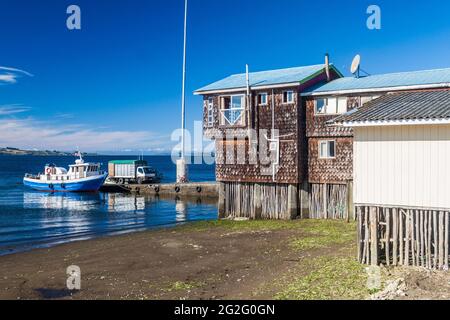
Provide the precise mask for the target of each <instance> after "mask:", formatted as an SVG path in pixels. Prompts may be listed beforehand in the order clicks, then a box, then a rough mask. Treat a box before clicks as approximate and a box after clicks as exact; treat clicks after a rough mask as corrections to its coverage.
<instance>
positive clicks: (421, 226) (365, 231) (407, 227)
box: [355, 206, 450, 270]
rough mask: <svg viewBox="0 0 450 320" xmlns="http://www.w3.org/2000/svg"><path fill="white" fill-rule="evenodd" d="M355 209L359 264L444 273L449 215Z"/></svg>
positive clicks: (388, 209)
mask: <svg viewBox="0 0 450 320" xmlns="http://www.w3.org/2000/svg"><path fill="white" fill-rule="evenodd" d="M355 210H356V213H357V217H358V219H357V221H358V246H359V248H358V260H359V261H360V262H362V263H365V264H371V265H376V264H378V263H385V264H386V265H388V266H389V265H405V266H409V265H412V266H420V267H424V268H427V269H440V270H448V268H449V245H450V244H449V232H450V221H449V220H450V212H448V211H433V210H424V209H402V208H383V207H377V206H356V208H355ZM383 259H384V260H383Z"/></svg>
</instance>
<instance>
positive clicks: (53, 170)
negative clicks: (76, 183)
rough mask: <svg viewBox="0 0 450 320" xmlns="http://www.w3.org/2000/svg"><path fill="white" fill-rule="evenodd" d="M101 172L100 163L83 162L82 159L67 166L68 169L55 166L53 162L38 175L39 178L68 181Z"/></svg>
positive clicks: (96, 174)
mask: <svg viewBox="0 0 450 320" xmlns="http://www.w3.org/2000/svg"><path fill="white" fill-rule="evenodd" d="M100 174H101V170H100V163H85V162H84V161H83V160H82V159H78V160H76V161H75V164H72V165H70V166H69V170H66V169H65V168H61V167H57V166H56V165H55V164H48V165H46V166H45V173H44V174H41V175H40V180H46V181H69V180H75V179H84V178H89V177H93V176H98V175H100Z"/></svg>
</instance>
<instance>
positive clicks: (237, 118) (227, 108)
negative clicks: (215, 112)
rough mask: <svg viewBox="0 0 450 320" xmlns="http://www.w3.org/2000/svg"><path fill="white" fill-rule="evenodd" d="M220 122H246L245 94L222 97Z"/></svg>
mask: <svg viewBox="0 0 450 320" xmlns="http://www.w3.org/2000/svg"><path fill="white" fill-rule="evenodd" d="M220 114H221V117H220V124H221V125H223V126H241V125H244V123H245V121H244V120H245V95H232V96H223V97H221V108H220Z"/></svg>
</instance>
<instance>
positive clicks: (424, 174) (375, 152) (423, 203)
mask: <svg viewBox="0 0 450 320" xmlns="http://www.w3.org/2000/svg"><path fill="white" fill-rule="evenodd" d="M335 123H336V124H337V125H342V126H346V127H353V129H354V203H355V208H356V211H357V212H358V216H359V221H360V224H359V227H360V229H359V231H360V244H361V251H360V258H361V260H362V261H363V262H364V261H365V262H369V261H370V262H371V263H374V262H375V261H374V260H378V259H376V257H375V256H374V255H371V254H374V252H373V251H376V254H377V256H378V257H380V256H381V255H380V253H383V254H384V256H385V259H386V262H387V263H394V264H398V263H399V262H400V263H403V264H410V263H413V264H415V265H421V266H427V267H430V268H431V267H435V268H448V234H449V214H450V90H449V89H445V90H434V91H413V92H402V93H392V94H388V95H385V96H383V97H381V98H378V99H376V100H373V101H371V102H369V103H367V104H366V105H364V106H363V107H362V108H360V109H359V110H356V111H354V112H352V113H350V114H346V115H344V116H341V117H339V118H338V119H336V121H335ZM373 223H376V227H377V229H376V230H377V233H376V234H375V229H371V230H370V225H372V226H373ZM380 235H381V236H380ZM374 241H376V242H377V247H372V245H374ZM369 242H370V244H369ZM364 246H367V247H366V249H364ZM394 248H395V249H394ZM370 251H371V253H369V252H370ZM365 255H366V256H365ZM401 255H402V256H401ZM364 256H365V257H364ZM386 257H387V258H386ZM406 257H408V258H406ZM377 262H378V261H377Z"/></svg>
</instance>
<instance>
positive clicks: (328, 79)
mask: <svg viewBox="0 0 450 320" xmlns="http://www.w3.org/2000/svg"><path fill="white" fill-rule="evenodd" d="M325 72H326V74H327V81H328V82H329V81H331V75H330V55H329V54H328V53H326V54H325Z"/></svg>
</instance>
